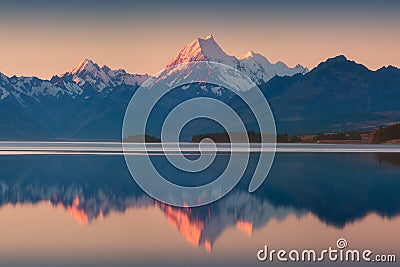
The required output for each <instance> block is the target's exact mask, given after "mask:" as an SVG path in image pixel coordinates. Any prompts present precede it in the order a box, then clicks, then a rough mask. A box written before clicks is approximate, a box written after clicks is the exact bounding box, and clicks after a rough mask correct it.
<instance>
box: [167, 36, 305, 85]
mask: <svg viewBox="0 0 400 267" xmlns="http://www.w3.org/2000/svg"><path fill="white" fill-rule="evenodd" d="M196 61H213V62H218V63H222V64H225V65H228V66H231V67H233V68H235V69H238V70H240V71H242V72H244V73H245V74H246V75H247V76H249V77H250V78H251V79H252V80H253V81H254V82H256V83H258V84H262V83H265V82H267V81H269V80H270V79H271V78H273V77H274V76H292V75H295V74H297V73H301V74H305V73H307V72H308V69H307V68H305V67H303V66H301V65H297V66H296V67H294V68H290V67H288V66H287V65H286V64H284V63H283V62H277V63H275V64H272V63H271V62H270V61H269V60H268V59H267V58H265V57H264V56H263V55H261V54H259V53H255V52H253V51H252V50H250V51H249V52H247V53H246V54H245V55H242V56H240V57H238V58H236V57H235V56H231V55H228V54H227V53H225V52H224V51H223V50H222V48H221V47H220V46H219V45H218V44H217V42H216V41H215V39H214V37H213V36H212V35H208V36H207V37H206V38H204V39H203V38H196V39H195V40H194V41H192V42H191V43H189V44H187V45H186V46H185V47H184V48H183V49H182V50H181V51H180V52H179V53H178V55H177V56H176V57H175V58H173V59H172V60H171V61H170V62H169V63H168V64H167V66H166V67H171V66H174V65H178V64H182V63H188V62H196Z"/></svg>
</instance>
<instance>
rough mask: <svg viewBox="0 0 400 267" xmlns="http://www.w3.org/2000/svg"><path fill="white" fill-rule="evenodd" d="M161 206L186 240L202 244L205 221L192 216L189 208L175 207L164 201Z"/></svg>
mask: <svg viewBox="0 0 400 267" xmlns="http://www.w3.org/2000/svg"><path fill="white" fill-rule="evenodd" d="M159 206H160V208H161V210H163V211H164V212H165V214H166V216H167V220H168V222H169V223H171V224H172V226H174V227H176V228H177V229H178V230H179V232H180V233H181V234H182V235H183V236H184V237H185V239H186V241H188V242H189V243H190V244H192V245H195V246H198V245H199V244H200V237H201V232H202V230H203V228H204V222H202V221H200V220H197V219H194V218H191V217H190V210H189V209H183V208H182V209H179V208H173V207H171V206H167V205H164V204H162V203H160V204H159Z"/></svg>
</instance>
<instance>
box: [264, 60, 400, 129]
mask: <svg viewBox="0 0 400 267" xmlns="http://www.w3.org/2000/svg"><path fill="white" fill-rule="evenodd" d="M260 87H261V89H262V90H263V92H264V94H265V96H266V97H267V98H268V100H269V102H270V105H271V107H272V110H273V112H274V115H275V118H276V120H277V125H278V130H279V131H281V132H283V131H289V132H292V133H305V132H318V131H347V130H362V129H368V128H371V127H376V126H379V125H383V124H386V123H390V122H399V121H400V70H399V69H397V68H395V67H383V68H381V69H379V70H377V71H371V70H369V69H367V68H366V67H365V66H363V65H360V64H357V63H355V62H353V61H349V60H347V59H346V58H345V57H344V56H337V57H335V58H332V59H328V60H327V61H326V62H323V63H321V64H319V65H318V66H317V67H316V68H314V69H313V70H312V71H311V72H309V73H307V74H305V75H295V76H292V77H275V78H273V79H272V80H270V81H269V82H268V83H266V84H263V85H261V86H260Z"/></svg>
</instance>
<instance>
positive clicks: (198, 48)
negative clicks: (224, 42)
mask: <svg viewBox="0 0 400 267" xmlns="http://www.w3.org/2000/svg"><path fill="white" fill-rule="evenodd" d="M193 61H214V62H219V63H223V64H226V65H229V66H232V67H237V65H238V60H237V58H235V57H233V56H230V55H228V54H226V53H225V52H224V51H223V50H222V48H221V47H220V46H219V45H218V44H217V42H216V41H215V39H214V37H213V36H212V35H208V36H207V37H206V38H204V39H203V38H196V39H195V40H194V41H192V42H191V43H189V44H187V45H186V46H185V47H184V48H183V49H182V50H181V51H180V52H179V54H178V55H177V56H176V57H175V58H173V59H172V60H171V61H170V62H169V63H168V64H167V67H171V66H173V65H178V64H182V63H188V62H193Z"/></svg>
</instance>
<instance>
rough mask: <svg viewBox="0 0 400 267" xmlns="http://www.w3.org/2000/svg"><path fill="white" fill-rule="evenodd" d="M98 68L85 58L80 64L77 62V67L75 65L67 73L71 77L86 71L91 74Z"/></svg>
mask: <svg viewBox="0 0 400 267" xmlns="http://www.w3.org/2000/svg"><path fill="white" fill-rule="evenodd" d="M98 69H99V66H98V65H97V64H96V63H94V62H93V61H92V60H90V59H87V58H85V59H84V60H82V61H81V62H79V63H78V64H77V65H75V66H74V67H73V68H72V69H71V70H70V71H69V72H68V73H70V74H72V75H76V74H78V73H80V72H82V71H88V72H93V71H95V70H98Z"/></svg>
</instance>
